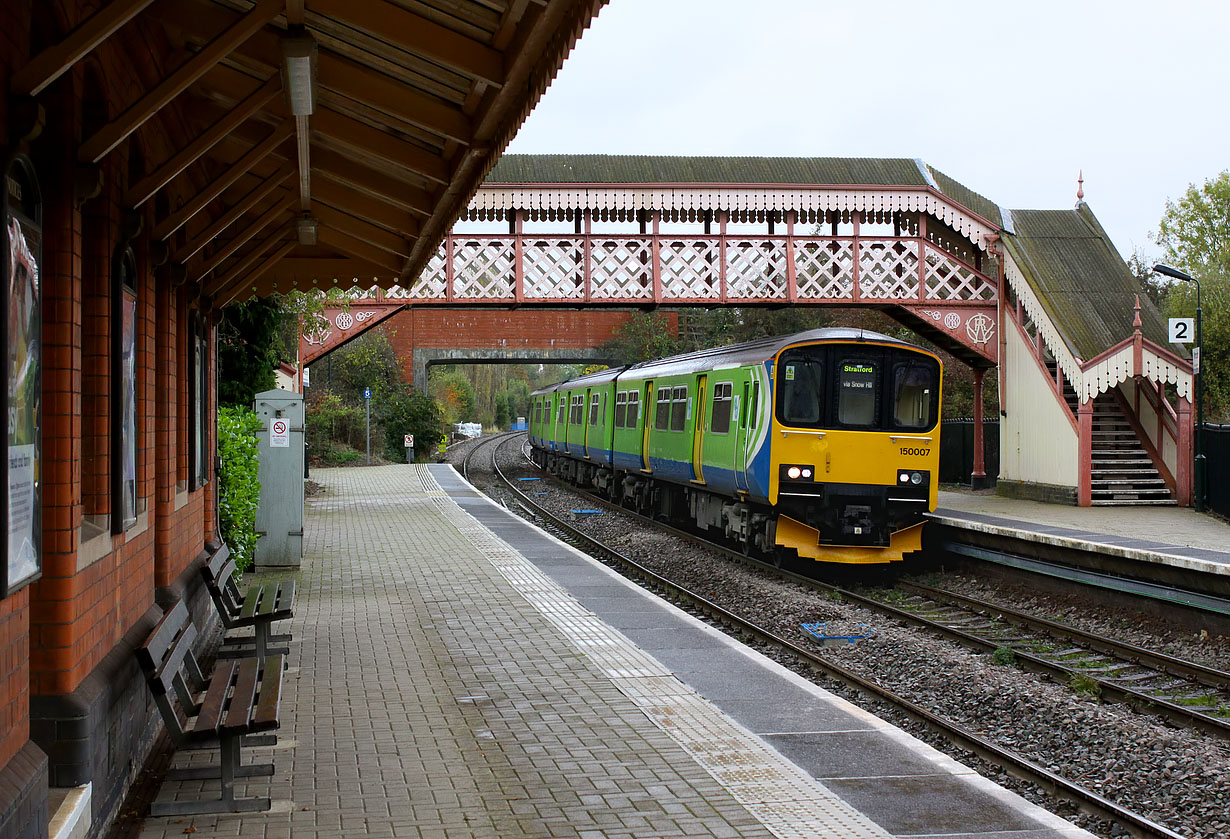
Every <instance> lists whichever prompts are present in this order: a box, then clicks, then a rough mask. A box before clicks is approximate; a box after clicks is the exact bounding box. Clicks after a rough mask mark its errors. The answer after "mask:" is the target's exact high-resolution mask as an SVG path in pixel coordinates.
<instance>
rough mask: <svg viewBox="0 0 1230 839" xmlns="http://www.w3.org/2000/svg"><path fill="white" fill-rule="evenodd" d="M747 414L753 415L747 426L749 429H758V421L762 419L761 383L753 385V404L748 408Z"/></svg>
mask: <svg viewBox="0 0 1230 839" xmlns="http://www.w3.org/2000/svg"><path fill="white" fill-rule="evenodd" d="M747 412H748V413H749V414H751V417H749V418H748V421H747V424H748V427H749V428H755V427H756V421H757V420H759V419H760V382H756V383H755V384H753V385H752V404H751V405H749V406H748V410H747Z"/></svg>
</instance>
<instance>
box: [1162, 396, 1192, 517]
mask: <svg viewBox="0 0 1230 839" xmlns="http://www.w3.org/2000/svg"><path fill="white" fill-rule="evenodd" d="M1178 402H1179V404H1178V406H1177V410H1176V411H1175V426H1176V431H1177V432H1178V440H1177V441H1176V443H1177V446H1176V448H1177V449H1178V451H1176V452H1175V462H1176V465H1177V466H1178V468H1177V469H1176V470H1175V476H1174V477H1175V496H1176V497H1175V501H1176V502H1178V504H1179V505H1180V506H1182V507H1190V506H1191V504H1192V500H1193V499H1192V489H1193V486H1192V443H1193V439H1194V435H1193V433H1192V432H1193V430H1194V428H1195V426H1194V425H1193V424H1192V403H1191V402H1190V401H1189V400H1188V399H1185V398H1184V397H1182V396H1180V397H1178ZM1161 410H1162V408H1161V406H1160V405H1159V406H1158V413H1161ZM1159 448H1160V447H1159Z"/></svg>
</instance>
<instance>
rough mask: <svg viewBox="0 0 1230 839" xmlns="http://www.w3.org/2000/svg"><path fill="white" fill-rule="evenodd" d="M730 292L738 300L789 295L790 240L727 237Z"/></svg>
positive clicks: (732, 297) (728, 288)
mask: <svg viewBox="0 0 1230 839" xmlns="http://www.w3.org/2000/svg"><path fill="white" fill-rule="evenodd" d="M726 293H727V296H728V297H729V298H731V299H737V300H778V299H785V297H786V240H785V239H784V238H783V239H768V238H755V239H736V238H728V239H727V240H726Z"/></svg>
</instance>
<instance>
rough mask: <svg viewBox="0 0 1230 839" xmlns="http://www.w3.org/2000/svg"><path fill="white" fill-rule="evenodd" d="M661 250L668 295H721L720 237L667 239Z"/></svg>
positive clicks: (664, 290)
mask: <svg viewBox="0 0 1230 839" xmlns="http://www.w3.org/2000/svg"><path fill="white" fill-rule="evenodd" d="M658 252H659V254H660V258H661V260H662V296H663V297H664V298H668V299H676V300H684V299H704V300H717V299H718V298H719V297H721V267H720V261H721V248H720V246H719V244H718V241H717V239H663V240H661V244H660V245H659V251H658Z"/></svg>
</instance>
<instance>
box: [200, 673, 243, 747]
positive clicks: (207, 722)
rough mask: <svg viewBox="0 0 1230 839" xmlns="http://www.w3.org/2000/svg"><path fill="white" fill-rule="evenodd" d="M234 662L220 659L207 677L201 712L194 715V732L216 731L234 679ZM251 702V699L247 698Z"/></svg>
mask: <svg viewBox="0 0 1230 839" xmlns="http://www.w3.org/2000/svg"><path fill="white" fill-rule="evenodd" d="M235 670H236V666H235V662H234V661H220V662H218V666H217V667H216V668H215V669H214V673H213V676H212V677H210V679H209V689H208V690H207V691H206V692H205V701H203V702H202V703H201V712H200V713H199V714H197V716H196V725H194V726H193V730H194V731H196V732H198V733H199V732H204V731H217V730H218V726H219V725H220V724H221V721H222V713H223V710H224V709H225V708H226V698H227V694H228V693H229V692H230V688H231V683H232V682H233V681H234V680H235ZM249 704H251V700H249Z"/></svg>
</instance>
